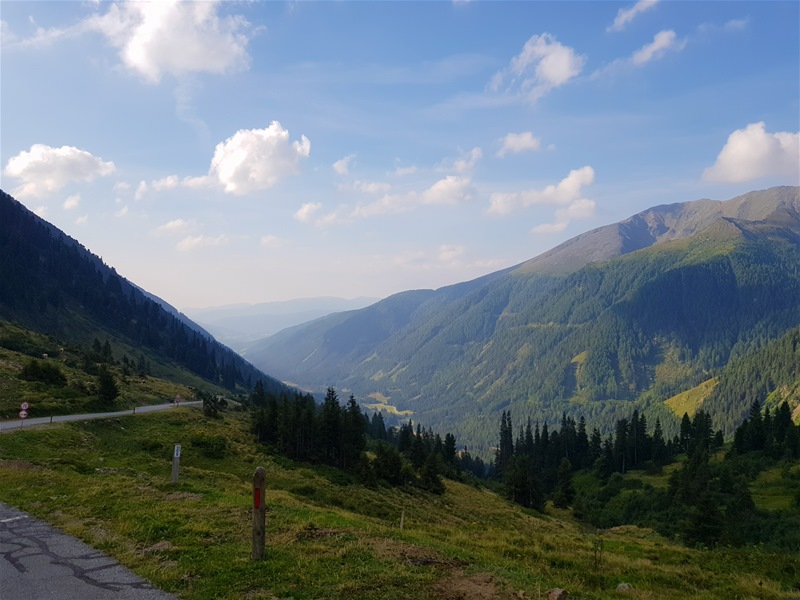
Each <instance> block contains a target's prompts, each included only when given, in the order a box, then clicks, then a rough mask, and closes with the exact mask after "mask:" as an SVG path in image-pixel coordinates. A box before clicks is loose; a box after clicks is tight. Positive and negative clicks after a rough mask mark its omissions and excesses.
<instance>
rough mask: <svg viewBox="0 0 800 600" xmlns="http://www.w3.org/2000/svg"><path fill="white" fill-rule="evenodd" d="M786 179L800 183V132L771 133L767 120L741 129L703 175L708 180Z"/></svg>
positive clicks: (729, 138) (732, 135)
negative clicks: (771, 177)
mask: <svg viewBox="0 0 800 600" xmlns="http://www.w3.org/2000/svg"><path fill="white" fill-rule="evenodd" d="M774 175H775V176H785V177H787V178H789V179H790V180H791V182H792V185H798V184H800V132H798V133H791V132H786V131H782V132H777V133H769V132H767V131H766V129H765V125H764V122H763V121H759V122H758V123H751V124H750V125H748V126H747V127H745V128H744V129H737V130H736V131H734V132H733V133H732V134H730V135H729V136H728V141H727V142H726V143H725V146H724V147H723V148H722V150H721V151H720V153H719V155H718V156H717V160H716V162H715V163H714V165H713V166H711V167H709V168H707V169H706V170H705V171H704V172H703V179H704V180H706V181H721V182H726V183H728V182H731V183H732V182H740V181H750V180H753V179H758V178H760V177H768V176H774Z"/></svg>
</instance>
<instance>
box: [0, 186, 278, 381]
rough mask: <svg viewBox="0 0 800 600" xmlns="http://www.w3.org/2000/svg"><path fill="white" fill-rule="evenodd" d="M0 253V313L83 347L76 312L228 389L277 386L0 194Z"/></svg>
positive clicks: (83, 249) (100, 261) (52, 228)
mask: <svg viewBox="0 0 800 600" xmlns="http://www.w3.org/2000/svg"><path fill="white" fill-rule="evenodd" d="M0 256H3V258H4V260H2V261H0V318H5V319H7V320H9V321H12V322H15V323H18V324H20V325H22V326H24V327H27V328H29V329H32V330H35V331H39V332H42V333H47V334H51V335H55V336H57V337H60V338H63V339H67V340H69V341H70V342H73V343H78V344H85V343H87V341H88V340H86V339H81V338H78V337H76V334H75V331H80V330H82V328H83V327H84V325H83V323H81V324H80V326H76V323H75V319H76V317H75V314H74V313H78V314H79V315H80V316H81V317H88V318H89V319H90V320H91V321H94V322H95V323H96V324H97V325H99V326H101V327H103V328H105V329H107V330H109V331H113V332H114V335H117V336H119V337H121V338H126V339H128V340H130V345H131V346H142V347H144V348H146V349H148V350H149V351H150V352H151V353H153V354H154V355H158V356H160V357H163V358H165V359H168V360H169V361H174V362H175V363H177V364H178V365H180V366H182V367H184V368H186V369H188V370H190V371H192V372H193V373H196V374H197V375H199V376H201V377H203V378H204V379H206V380H208V381H209V382H212V383H215V384H218V385H221V386H223V387H226V388H228V389H230V390H234V389H235V388H236V387H237V385H238V386H241V387H244V388H246V389H248V390H249V389H251V388H252V385H253V382H254V381H255V380H256V379H259V378H260V379H263V380H264V382H265V383H264V385H267V386H268V387H269V388H270V389H271V390H273V391H275V392H279V391H280V390H281V389H282V388H283V386H282V384H280V383H279V382H278V381H276V380H274V379H271V378H267V377H266V376H265V375H264V374H263V373H262V372H261V371H259V370H258V369H256V368H255V367H253V366H252V365H251V364H250V363H248V362H246V361H245V360H244V359H242V358H241V357H240V356H238V355H237V354H235V353H234V352H232V351H231V350H229V349H228V348H226V347H225V346H223V345H221V344H220V343H218V342H217V341H215V340H214V339H213V338H211V337H210V336H209V335H207V334H205V333H204V332H203V331H201V330H198V329H194V328H192V327H190V326H189V325H188V324H187V323H186V322H184V321H183V320H181V318H180V317H179V315H177V314H174V313H172V312H169V311H167V310H166V309H165V308H164V307H163V306H162V305H161V304H159V303H158V302H155V301H154V300H152V299H151V298H150V297H148V296H147V295H146V294H145V293H144V292H142V290H140V289H139V288H137V287H136V286H134V285H132V284H131V283H130V282H128V281H127V280H126V279H124V278H122V277H120V276H119V275H118V274H117V273H116V271H115V270H114V269H113V268H110V267H108V266H107V265H105V264H104V263H103V261H102V260H101V259H100V258H99V257H97V256H95V255H93V254H91V253H90V252H89V251H88V250H86V249H85V248H84V247H83V246H81V245H80V244H79V243H78V242H76V241H75V240H73V239H72V238H70V237H68V236H66V235H65V234H64V233H63V232H61V231H59V230H58V229H56V228H55V227H53V226H52V225H49V224H48V223H46V222H44V221H42V220H41V219H39V218H38V217H37V216H36V215H34V214H33V213H31V212H30V211H28V210H27V209H26V208H24V207H23V206H22V205H21V204H20V203H18V202H17V201H16V200H14V199H13V198H12V197H11V196H9V195H8V194H6V193H5V192H2V191H0ZM78 318H80V317H78Z"/></svg>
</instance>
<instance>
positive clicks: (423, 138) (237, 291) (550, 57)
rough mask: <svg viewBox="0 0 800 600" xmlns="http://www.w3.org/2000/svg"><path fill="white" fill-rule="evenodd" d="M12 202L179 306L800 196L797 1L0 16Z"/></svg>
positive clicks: (430, 266) (369, 286)
mask: <svg viewBox="0 0 800 600" xmlns="http://www.w3.org/2000/svg"><path fill="white" fill-rule="evenodd" d="M0 20H1V21H2V23H1V24H0V25H1V26H2V29H1V30H0V42H1V43H2V48H1V50H2V52H1V53H0V125H1V127H0V187H2V189H3V190H4V191H6V192H8V193H10V194H12V195H13V196H14V197H15V198H17V199H18V200H19V201H20V202H22V203H23V204H24V205H25V206H27V207H28V208H29V209H30V210H32V211H34V212H36V213H37V214H38V215H39V216H41V217H42V218H44V219H45V220H47V221H49V222H50V223H52V224H54V225H55V226H57V227H59V228H60V229H62V230H63V231H65V232H66V233H67V234H69V235H70V236H72V237H74V238H76V239H77V240H78V241H80V242H81V243H82V244H83V245H84V246H86V247H87V248H88V249H89V250H91V251H92V252H94V253H95V254H97V255H99V256H101V257H102V258H103V260H104V261H105V262H106V263H107V264H109V265H110V266H113V267H114V268H115V269H116V270H117V272H118V273H120V274H121V275H123V276H124V277H126V278H128V279H129V280H131V281H132V282H134V283H136V284H137V285H139V286H141V287H143V288H145V289H146V290H148V291H149V292H151V293H153V294H156V295H157V296H159V297H161V298H163V299H164V300H166V301H167V302H169V303H171V304H172V305H173V306H175V307H177V308H179V309H181V310H185V309H187V308H202V307H211V306H221V305H227V304H234V303H259V302H268V301H278V300H289V299H293V298H305V297H316V296H339V297H344V298H355V297H359V296H368V297H376V298H378V297H385V296H388V295H391V294H393V293H397V292H400V291H404V290H409V289H420V288H438V287H441V286H445V285H450V284H453V283H457V282H461V281H467V280H470V279H473V278H475V277H479V276H481V275H485V274H487V273H491V272H493V271H496V270H499V269H503V268H506V267H510V266H512V265H515V264H518V263H520V262H523V261H525V260H528V259H530V258H532V257H534V256H536V255H538V254H540V253H541V252H544V251H546V250H548V249H550V248H552V247H554V246H556V245H558V244H559V243H561V242H563V241H566V240H567V239H569V238H571V237H574V236H575V235H578V234H580V233H583V232H585V231H588V230H590V229H593V228H596V227H600V226H602V225H607V224H609V223H614V222H617V221H620V220H623V219H625V218H627V217H629V216H631V215H633V214H635V213H637V212H639V211H642V210H645V209H647V208H650V207H652V206H656V205H660V204H668V203H673V202H683V201H687V200H694V199H698V198H712V199H716V200H725V199H728V198H732V197H735V196H737V195H740V194H742V193H746V192H748V191H751V190H755V189H764V188H768V187H771V186H775V185H800V133H799V132H800V2H797V1H793V2H772V1H766V2H765V1H758V2H741V1H736V2H725V1H714V2H700V1H691V2H689V1H677V0H672V1H663V0H662V1H654V0H641V1H639V2H604V1H594V2H567V1H565V2H546V1H540V2H480V1H464V0H459V1H455V2H445V1H441V2H439V1H427V2H350V1H337V2H333V1H329V2H268V3H262V2H232V1H231V2H210V1H209V2H149V3H137V2H126V1H122V2H114V3H111V2H14V1H7V0H3V1H2V2H0Z"/></svg>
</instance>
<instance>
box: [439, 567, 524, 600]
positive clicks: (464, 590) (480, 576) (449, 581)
mask: <svg viewBox="0 0 800 600" xmlns="http://www.w3.org/2000/svg"><path fill="white" fill-rule="evenodd" d="M434 593H435V595H436V596H435V597H436V598H439V599H440V600H502V599H503V598H509V597H510V596H504V595H503V594H502V592H501V589H500V586H499V585H498V583H497V581H496V580H495V578H494V577H493V576H492V575H489V574H488V573H476V574H475V575H464V574H463V573H454V574H453V575H452V576H450V577H447V578H446V579H443V580H441V581H440V582H439V583H437V584H436V585H435V586H434Z"/></svg>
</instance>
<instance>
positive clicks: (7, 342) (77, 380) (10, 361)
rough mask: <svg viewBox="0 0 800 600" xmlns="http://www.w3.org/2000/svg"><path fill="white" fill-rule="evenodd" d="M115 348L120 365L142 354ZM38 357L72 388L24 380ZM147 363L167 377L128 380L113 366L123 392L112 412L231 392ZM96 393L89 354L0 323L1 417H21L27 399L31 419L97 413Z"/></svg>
mask: <svg viewBox="0 0 800 600" xmlns="http://www.w3.org/2000/svg"><path fill="white" fill-rule="evenodd" d="M111 345H112V348H113V350H112V352H113V355H114V357H115V358H116V359H117V361H120V360H121V358H122V356H123V355H127V356H128V357H129V359H131V360H133V359H134V356H138V354H136V353H135V351H134V350H132V349H130V348H129V347H127V346H124V345H121V344H118V343H113V344H111ZM5 346H11V348H9V347H5ZM44 354H46V355H47V358H46V359H44V358H43V355H44ZM34 359H35V360H39V361H42V362H44V361H46V362H48V363H49V364H51V365H52V364H55V365H57V366H58V368H59V369H60V370H61V372H62V374H63V375H64V376H65V377H66V380H67V384H66V385H64V386H57V385H48V384H46V383H42V382H39V381H26V380H24V379H22V378H21V377H20V373H21V371H22V369H23V367H24V366H25V365H26V364H28V363H29V362H30V361H31V360H34ZM147 360H148V362H150V364H151V368H152V369H153V371H154V372H155V373H156V374H157V375H161V376H163V377H164V378H161V377H150V376H138V375H136V374H133V373H130V374H129V375H127V376H125V375H123V372H122V368H121V367H120V366H119V365H116V366H113V367H111V372H112V374H113V375H114V378H115V380H116V382H117V386H118V387H119V392H120V394H119V397H118V398H117V399H116V400H115V401H114V406H112V407H110V408H109V409H108V410H109V411H111V410H120V409H125V408H133V407H134V406H141V405H145V404H160V403H163V402H165V401H167V399H169V398H174V397H175V396H177V395H180V396H182V397H183V398H188V399H191V398H193V397H194V393H193V392H192V390H191V387H190V386H192V387H198V388H203V389H206V390H208V391H209V392H214V393H226V391H225V390H221V389H219V388H216V387H214V386H213V385H211V384H209V383H208V382H206V381H204V380H203V379H201V378H199V377H197V376H195V375H193V374H191V373H189V372H187V371H185V370H183V369H179V368H178V367H175V366H174V365H170V364H166V363H159V362H156V360H155V359H154V358H153V357H151V356H148V357H147ZM96 391H97V382H96V377H95V376H93V375H90V374H88V373H86V372H85V371H84V370H83V356H82V354H81V350H80V349H79V348H77V347H75V346H71V345H69V344H65V343H63V342H59V341H58V340H55V339H53V338H50V337H48V336H44V335H41V334H38V333H34V332H31V331H28V330H25V329H22V328H19V327H16V326H14V325H11V324H9V323H6V322H3V321H0V419H4V420H5V419H16V418H17V413H18V412H19V405H20V404H21V403H22V402H23V401H24V402H28V404H29V405H30V406H31V408H30V409H29V410H28V413H29V418H35V417H46V416H50V415H67V414H79V413H82V412H95V411H96V410H97V407H96V406H95V405H94V404H95V403H96Z"/></svg>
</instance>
